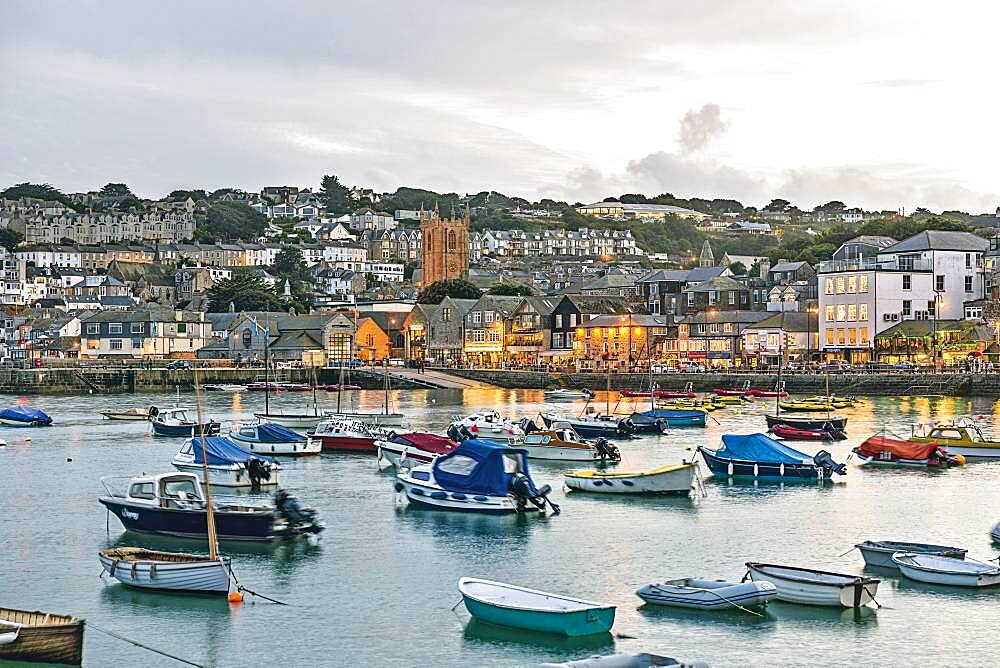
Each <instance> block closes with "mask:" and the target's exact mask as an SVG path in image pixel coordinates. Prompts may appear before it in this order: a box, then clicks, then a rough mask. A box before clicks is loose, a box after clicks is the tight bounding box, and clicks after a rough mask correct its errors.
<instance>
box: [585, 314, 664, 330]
mask: <svg viewBox="0 0 1000 668" xmlns="http://www.w3.org/2000/svg"><path fill="white" fill-rule="evenodd" d="M667 324H668V323H667V318H666V316H662V315H646V314H645V313H636V314H631V315H599V316H597V317H596V318H591V319H590V320H588V321H587V322H585V323H583V324H582V325H580V326H581V327H583V328H584V329H593V328H594V327H621V326H630V327H666V326H667Z"/></svg>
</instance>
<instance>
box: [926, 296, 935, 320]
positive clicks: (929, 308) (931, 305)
mask: <svg viewBox="0 0 1000 668" xmlns="http://www.w3.org/2000/svg"><path fill="white" fill-rule="evenodd" d="M927 315H929V316H934V315H936V314H935V313H934V300H933V299H928V300H927Z"/></svg>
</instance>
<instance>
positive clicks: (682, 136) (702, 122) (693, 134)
mask: <svg viewBox="0 0 1000 668" xmlns="http://www.w3.org/2000/svg"><path fill="white" fill-rule="evenodd" d="M728 128H729V126H728V124H727V123H726V122H725V121H723V120H722V110H721V109H719V105H717V104H713V103H711V102H710V103H708V104H706V105H705V106H703V107H702V108H701V109H699V110H697V111H695V110H694V109H691V110H689V111H688V112H687V113H686V114H684V118H682V119H681V126H680V128H679V129H678V130H677V143H678V144H680V147H681V151H682V152H684V153H696V152H698V151H700V150H702V149H704V148H705V147H706V146H708V144H709V142H711V141H712V140H713V139H715V138H716V137H720V136H722V135H723V134H725V132H726V130H727V129H728Z"/></svg>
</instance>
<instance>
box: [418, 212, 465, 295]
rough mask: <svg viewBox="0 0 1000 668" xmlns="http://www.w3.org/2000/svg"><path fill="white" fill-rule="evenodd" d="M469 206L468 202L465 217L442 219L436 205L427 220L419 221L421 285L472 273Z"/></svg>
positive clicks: (462, 276) (453, 215)
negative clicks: (470, 269) (470, 263)
mask: <svg viewBox="0 0 1000 668" xmlns="http://www.w3.org/2000/svg"><path fill="white" fill-rule="evenodd" d="M469 223H470V215H469V205H468V204H466V205H465V216H464V217H463V218H461V219H459V218H456V217H455V212H454V210H452V213H451V217H450V218H441V211H440V209H439V208H438V206H437V204H435V205H434V213H433V214H431V217H430V218H429V219H428V220H421V221H420V236H421V237H422V243H423V247H422V250H421V256H420V260H421V261H420V266H421V280H420V286H421V287H426V286H428V285H430V284H431V283H435V282H437V281H444V280H451V279H455V278H466V277H468V275H469Z"/></svg>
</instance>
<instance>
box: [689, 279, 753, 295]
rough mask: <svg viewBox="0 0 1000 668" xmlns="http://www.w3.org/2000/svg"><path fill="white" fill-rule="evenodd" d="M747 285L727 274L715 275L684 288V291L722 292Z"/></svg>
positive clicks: (739, 288)
mask: <svg viewBox="0 0 1000 668" xmlns="http://www.w3.org/2000/svg"><path fill="white" fill-rule="evenodd" d="M746 289H747V287H746V286H745V285H743V284H742V283H740V282H739V281H737V280H736V279H735V278H730V277H729V276H716V277H714V278H710V279H708V280H707V281H702V282H700V283H695V284H694V285H689V286H688V287H686V288H684V290H683V291H684V292H723V291H726V290H746Z"/></svg>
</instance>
